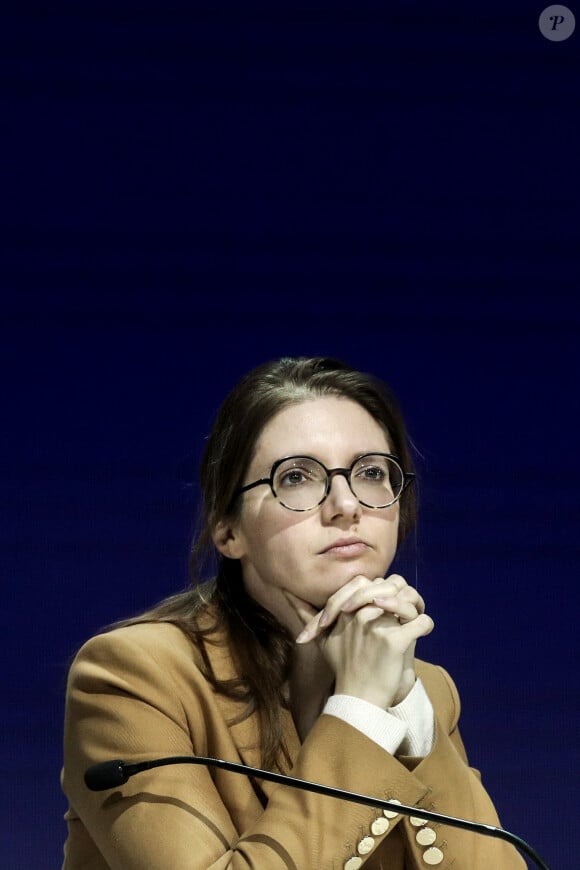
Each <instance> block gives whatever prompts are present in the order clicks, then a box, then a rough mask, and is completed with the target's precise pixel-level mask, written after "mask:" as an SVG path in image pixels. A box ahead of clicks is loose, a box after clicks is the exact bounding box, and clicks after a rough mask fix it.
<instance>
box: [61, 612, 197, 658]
mask: <svg viewBox="0 0 580 870" xmlns="http://www.w3.org/2000/svg"><path fill="white" fill-rule="evenodd" d="M194 648H195V646H194V644H193V643H192V641H191V639H190V638H189V637H188V636H187V635H186V634H185V632H184V631H182V629H180V628H179V627H178V626H176V625H173V624H171V623H167V622H144V623H137V624H134V625H128V626H123V628H114V629H111V630H110V631H105V632H102V633H101V634H97V635H95V636H94V637H91V638H90V639H89V640H87V641H86V643H84V644H83V646H82V647H81V648H80V650H79V651H78V653H77V654H76V656H75V658H74V661H73V665H72V666H73V668H74V667H75V666H76V665H78V664H79V662H84V661H93V662H95V663H98V662H103V663H105V662H110V661H114V660H117V659H119V660H122V659H126V658H131V657H139V656H141V655H143V654H145V655H146V656H147V657H149V658H153V659H154V658H158V657H163V656H167V655H169V656H171V657H175V656H177V657H179V656H186V657H188V658H190V659H191V657H192V655H193V652H194Z"/></svg>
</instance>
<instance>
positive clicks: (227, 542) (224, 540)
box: [212, 519, 244, 559]
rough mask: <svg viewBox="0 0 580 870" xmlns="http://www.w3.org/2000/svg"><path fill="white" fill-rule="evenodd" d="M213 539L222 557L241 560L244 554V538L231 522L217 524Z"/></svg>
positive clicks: (222, 521)
mask: <svg viewBox="0 0 580 870" xmlns="http://www.w3.org/2000/svg"><path fill="white" fill-rule="evenodd" d="M212 539H213V542H214V544H215V546H216V548H217V549H218V550H219V552H220V553H221V554H222V556H226V557H227V558H228V559H241V557H242V555H243V553H244V546H243V541H242V536H241V534H240V533H239V531H238V529H237V526H236V525H235V524H234V523H233V522H232V521H231V520H227V519H226V520H220V521H219V522H218V523H216V526H215V528H214V530H213V532H212Z"/></svg>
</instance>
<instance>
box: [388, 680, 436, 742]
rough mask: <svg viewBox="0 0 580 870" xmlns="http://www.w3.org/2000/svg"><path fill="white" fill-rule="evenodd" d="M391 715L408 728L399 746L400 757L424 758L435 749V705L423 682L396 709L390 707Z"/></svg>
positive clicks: (415, 686)
mask: <svg viewBox="0 0 580 870" xmlns="http://www.w3.org/2000/svg"><path fill="white" fill-rule="evenodd" d="M388 712H389V713H391V715H393V716H395V717H396V718H397V719H398V720H399V721H400V722H404V723H405V725H406V726H407V733H406V735H405V737H404V738H403V740H402V741H401V745H400V746H399V755H414V756H417V757H419V758H424V757H425V756H426V755H429V753H430V752H431V750H432V749H433V743H434V741H435V716H434V713H433V705H432V704H431V701H430V700H429V696H428V694H427V692H426V691H425V687H424V686H423V683H422V682H421V680H420V679H419V678H418V677H417V679H416V680H415V685H414V686H413V688H412V689H411V691H410V692H409V694H408V695H407V697H406V698H404V699H403V700H402V701H401V703H400V704H397V706H396V707H389V710H388Z"/></svg>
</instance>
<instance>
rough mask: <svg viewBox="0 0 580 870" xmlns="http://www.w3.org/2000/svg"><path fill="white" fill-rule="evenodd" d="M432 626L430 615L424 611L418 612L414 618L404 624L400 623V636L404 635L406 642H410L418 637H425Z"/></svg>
mask: <svg viewBox="0 0 580 870" xmlns="http://www.w3.org/2000/svg"><path fill="white" fill-rule="evenodd" d="M434 628H435V623H434V622H433V620H432V619H431V617H430V616H428V614H426V613H420V614H419V616H418V617H417V618H416V619H412V620H411V621H410V622H406V623H405V624H404V625H403V624H402V625H401V628H400V629H399V630H400V632H401V637H404V639H405V640H407V641H408V643H412V642H413V641H414V640H418V638H420V637H426V636H427V635H428V634H431V632H432V631H433V629H434Z"/></svg>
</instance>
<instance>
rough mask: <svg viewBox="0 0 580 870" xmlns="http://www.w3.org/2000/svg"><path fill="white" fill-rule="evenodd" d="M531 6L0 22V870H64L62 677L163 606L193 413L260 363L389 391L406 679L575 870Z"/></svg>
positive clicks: (568, 150) (559, 93)
mask: <svg viewBox="0 0 580 870" xmlns="http://www.w3.org/2000/svg"><path fill="white" fill-rule="evenodd" d="M546 5H547V4H546ZM542 8H543V6H542V4H539V5H535V4H530V3H529V2H523V0H522V2H516V0H508V2H504V3H499V2H488V3H485V4H483V3H480V4H478V6H477V7H473V8H468V7H467V6H466V5H465V4H460V3H447V4H444V5H439V4H437V7H436V8H435V4H430V3H426V2H424V3H421V2H408V3H406V4H404V6H401V5H398V6H397V7H396V8H394V5H393V7H391V6H390V4H385V3H379V2H368V0H360V2H357V3H352V4H347V3H341V2H333V3H326V2H323V3H303V2H292V3H290V2H279V3H269V4H266V3H263V4H262V3H256V2H250V3H241V2H239V3H220V2H214V3H199V2H194V3H190V4H183V5H179V4H176V3H163V4H161V3H160V4H143V3H141V4H129V3H120V4H109V3H99V4H91V3H83V4H76V5H74V6H72V5H71V6H70V7H69V6H67V5H63V4H59V5H58V6H57V8H54V7H50V6H46V8H45V9H43V10H40V9H32V8H30V7H28V8H26V7H22V8H21V11H20V12H13V13H12V15H11V16H10V18H9V19H8V18H5V20H4V21H3V24H2V34H1V35H0V43H1V53H0V54H1V58H2V59H1V68H2V78H1V100H2V109H1V115H0V117H1V130H0V136H1V140H0V141H1V149H2V161H1V162H2V176H3V177H2V179H1V181H2V187H1V191H2V204H3V207H2V212H1V221H2V224H1V234H0V245H1V253H2V288H3V297H2V298H3V303H2V310H3V318H2V321H3V323H2V329H1V334H0V355H1V361H2V372H3V375H4V387H3V402H2V405H3V411H4V413H3V418H4V423H3V426H2V432H3V436H4V439H3V440H4V446H3V449H2V454H1V463H2V474H3V479H4V495H3V497H2V533H1V534H2V541H1V545H2V553H3V556H4V559H3V562H4V566H3V571H2V574H3V599H4V607H3V609H2V616H1V620H2V637H3V646H4V651H5V659H4V662H5V664H4V668H3V685H2V688H1V692H2V699H3V710H2V719H3V732H4V735H5V736H4V737H3V740H2V750H1V752H2V754H1V762H0V763H1V770H2V777H3V779H4V781H5V782H4V786H3V788H2V798H1V801H2V803H1V805H0V817H1V818H2V820H3V836H2V838H1V839H0V865H1V866H2V867H9V868H14V870H20V868H23V870H24V868H27V870H28V868H30V867H35V868H37V870H45V868H46V870H48V868H58V867H59V866H60V861H61V850H62V842H63V840H64V838H65V826H64V823H63V822H62V814H63V812H64V809H65V802H64V799H63V798H62V796H61V794H60V791H59V786H58V775H59V769H60V764H61V731H62V712H63V686H64V679H65V673H66V666H67V661H68V660H69V657H70V656H71V655H72V653H73V652H74V650H75V648H76V647H77V646H78V645H79V644H80V643H81V642H82V641H83V640H84V639H85V638H86V637H88V636H89V635H90V634H92V633H94V632H95V631H96V630H98V629H99V627H100V626H102V625H104V624H106V623H108V622H110V621H113V620H114V619H116V618H119V617H122V616H125V615H128V614H130V613H133V612H135V611H137V610H139V609H140V608H143V607H145V606H147V605H149V604H151V603H153V602H154V601H156V600H158V599H159V598H161V597H162V596H164V595H166V594H169V593H171V592H173V591H175V590H177V589H179V588H181V587H182V586H183V585H184V584H185V583H186V578H187V568H186V565H187V551H188V544H189V539H190V535H191V532H192V528H193V518H194V514H195V505H196V489H195V486H192V485H191V484H190V481H191V479H192V475H194V474H195V468H196V464H197V461H198V458H199V455H200V452H201V449H202V447H203V441H204V437H205V435H206V433H207V431H208V429H209V426H210V422H211V419H212V417H213V414H214V413H215V410H216V408H217V406H218V404H219V402H220V401H221V399H222V397H223V395H224V393H225V391H226V390H227V389H229V387H230V386H232V385H233V383H234V382H235V381H236V380H237V379H238V377H239V376H240V375H241V374H242V373H243V372H244V371H245V370H246V369H247V368H249V367H250V366H252V365H254V364H256V363H258V362H261V361H263V360H265V359H268V358H271V357H274V356H279V355H281V354H285V353H289V354H303V353H304V354H318V353H331V354H333V355H336V356H339V357H342V358H344V359H346V360H347V361H349V362H351V363H353V364H354V365H356V366H359V367H362V368H366V369H370V370H372V371H374V372H376V373H377V374H379V375H381V376H383V377H384V378H385V379H386V380H387V381H388V382H390V383H391V384H392V386H393V387H394V388H395V390H396V391H397V392H398V394H399V395H400V397H401V401H402V404H403V408H404V410H405V412H406V414H407V417H408V421H409V426H410V431H411V436H412V438H413V440H414V442H415V444H416V446H417V448H418V450H419V451H420V454H421V458H420V460H419V467H420V472H421V477H422V484H421V502H422V515H421V522H420V525H419V533H418V540H417V545H416V547H410V548H409V549H408V551H407V553H406V554H405V555H404V557H403V560H402V565H403V569H404V570H405V571H406V573H407V575H408V576H409V578H410V579H411V580H413V581H414V580H415V578H416V579H417V581H418V583H419V588H420V590H421V591H422V593H423V594H424V596H425V598H426V600H427V602H428V609H429V612H430V613H432V615H433V616H434V618H435V621H436V631H435V632H434V634H433V635H432V636H431V637H430V638H428V639H427V640H425V641H423V642H422V643H421V650H420V652H421V655H423V656H424V657H427V658H431V659H433V660H435V661H439V662H440V663H442V664H443V665H445V666H446V667H448V668H449V669H450V670H451V672H452V673H453V675H454V677H455V678H456V681H457V683H458V686H459V689H460V691H461V694H462V699H463V703H464V712H463V717H462V724H463V734H464V738H465V741H466V743H467V747H468V750H469V753H470V757H471V760H472V763H473V764H474V765H475V766H477V767H479V768H481V769H482V771H483V776H484V782H485V783H486V785H487V787H488V788H489V790H490V792H491V793H492V795H493V796H494V798H495V801H496V804H497V807H498V811H499V813H500V816H501V818H502V821H503V824H504V825H505V827H507V828H508V829H509V830H513V831H514V832H516V833H518V834H519V835H520V836H522V837H523V838H524V839H526V840H528V841H529V842H531V843H532V844H533V845H534V846H535V847H536V848H537V849H538V850H539V851H540V852H541V853H542V854H543V855H544V857H545V858H546V859H547V860H548V861H550V862H551V863H552V864H553V867H554V868H560V870H572V868H573V867H575V866H576V863H575V858H574V857H573V856H576V855H577V847H576V846H575V845H574V840H575V831H576V826H577V812H576V808H577V799H576V796H575V791H573V783H575V780H576V777H577V772H578V754H579V753H578V733H579V726H580V717H579V681H578V642H577V633H578V620H577V607H576V601H577V593H576V578H577V573H578V550H579V544H578V519H579V507H578V492H579V491H580V463H579V461H578V434H577V433H578V391H577V380H578V373H579V369H578V361H579V360H578V357H579V353H578V343H579V335H580V330H579V321H580V316H579V303H578V275H579V269H578V266H579V260H580V253H579V252H580V244H579V242H580V239H579V235H580V234H579V221H578V217H579V216H578V204H579V177H578V176H579V172H578V154H579V153H580V141H579V140H580V135H579V95H580V90H579V84H580V76H579V71H580V60H579V51H578V45H579V43H578V39H579V32H578V31H577V32H576V33H575V34H574V35H573V36H572V37H571V38H570V39H569V40H567V41H565V42H561V43H553V42H549V41H548V40H546V39H544V38H543V37H542V36H541V34H540V32H539V30H538V26H537V19H538V15H539V13H540V11H541V10H542ZM575 11H576V16H577V18H578V17H579V13H580V10H578V9H576V10H575ZM462 870H464V868H462ZM465 870H466V868H465Z"/></svg>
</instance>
